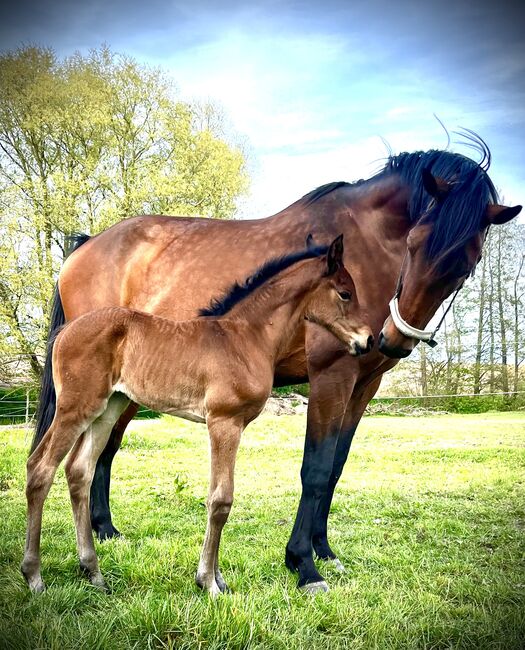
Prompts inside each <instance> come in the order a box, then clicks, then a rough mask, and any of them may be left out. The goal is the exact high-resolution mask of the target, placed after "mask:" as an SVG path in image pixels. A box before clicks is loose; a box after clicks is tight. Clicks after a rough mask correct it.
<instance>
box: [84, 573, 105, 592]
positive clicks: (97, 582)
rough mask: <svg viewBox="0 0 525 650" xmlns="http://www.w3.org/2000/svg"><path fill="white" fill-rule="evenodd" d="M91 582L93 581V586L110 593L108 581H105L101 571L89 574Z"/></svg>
mask: <svg viewBox="0 0 525 650" xmlns="http://www.w3.org/2000/svg"><path fill="white" fill-rule="evenodd" d="M89 582H91V584H92V585H93V587H95V588H96V589H98V590H99V591H103V592H104V593H108V592H109V589H108V586H107V584H106V581H105V580H104V578H103V577H102V574H101V573H98V574H95V575H92V576H89Z"/></svg>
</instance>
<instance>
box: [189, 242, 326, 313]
mask: <svg viewBox="0 0 525 650" xmlns="http://www.w3.org/2000/svg"><path fill="white" fill-rule="evenodd" d="M328 248H329V247H328V246H313V247H311V248H308V249H306V250H303V251H299V252H296V253H290V255H284V256H282V257H275V258H273V259H271V260H268V262H265V263H264V264H263V265H262V266H260V267H259V268H258V269H257V270H256V271H255V273H253V274H252V275H250V276H249V277H248V278H246V280H245V281H244V282H243V283H242V284H239V283H238V282H236V283H235V284H234V285H233V286H232V287H231V288H230V289H229V290H228V291H227V292H226V293H225V294H224V296H222V298H215V299H213V300H212V301H211V303H210V306H209V307H205V308H204V309H201V310H200V311H199V315H200V316H222V315H224V314H226V313H227V312H229V311H230V309H232V308H233V307H235V305H237V304H238V303H239V302H241V300H244V299H245V298H246V296H249V295H250V294H251V293H252V292H253V291H255V289H258V288H259V287H260V286H262V285H263V284H264V283H265V282H267V281H268V280H270V279H271V278H273V277H274V276H275V275H277V274H278V273H280V272H281V271H284V270H285V269H287V268H288V267H289V266H292V265H293V264H295V263H296V262H300V261H301V260H307V259H310V258H313V257H320V256H321V255H325V253H327V251H328Z"/></svg>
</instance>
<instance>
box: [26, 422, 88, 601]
mask: <svg viewBox="0 0 525 650" xmlns="http://www.w3.org/2000/svg"><path fill="white" fill-rule="evenodd" d="M84 428H85V421H84V422H83V421H82V420H80V419H79V417H78V415H77V414H76V413H75V412H73V411H72V412H70V413H68V414H66V415H64V414H63V413H60V412H59V410H58V409H57V413H56V414H55V418H54V420H53V423H52V424H51V426H50V427H49V429H48V431H47V432H46V434H45V435H44V437H43V438H42V440H41V442H40V444H39V445H38V447H37V448H36V449H35V450H34V452H33V453H32V454H31V456H30V457H29V459H28V461H27V487H26V496H27V535H26V546H25V553H24V559H23V561H22V566H21V567H20V568H21V570H22V573H23V575H24V577H25V579H26V580H27V583H28V585H29V588H30V589H31V591H34V592H39V591H43V590H44V583H43V581H42V577H41V575H40V536H41V531H42V510H43V507H44V501H45V499H46V496H47V494H48V492H49V489H50V488H51V484H52V483H53V478H54V476H55V472H56V470H57V467H58V466H59V464H60V462H61V461H62V459H63V458H64V456H65V455H66V454H67V452H68V451H69V450H70V449H71V447H72V445H73V444H74V443H75V441H76V440H77V438H78V437H79V436H80V435H81V434H82V431H83V430H84Z"/></svg>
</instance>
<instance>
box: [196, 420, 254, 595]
mask: <svg viewBox="0 0 525 650" xmlns="http://www.w3.org/2000/svg"><path fill="white" fill-rule="evenodd" d="M242 429H243V426H242V423H240V422H238V421H235V420H234V419H232V418H227V419H226V418H220V419H211V418H210V419H208V430H209V433H210V453H211V477H210V489H209V493H208V525H207V527H206V535H205V537H204V544H203V546H202V551H201V557H200V561H199V567H198V569H197V575H196V576H195V581H196V582H197V584H198V585H199V587H201V588H202V589H206V590H207V591H208V592H209V593H210V594H211V595H212V596H217V595H219V594H220V593H221V592H222V591H226V589H227V586H226V583H225V582H224V580H223V579H222V576H221V574H220V571H219V566H218V554H219V544H220V541H221V533H222V529H223V527H224V524H225V523H226V521H227V519H228V515H229V514H230V510H231V506H232V503H233V473H234V469H235V457H236V455H237V449H238V448H239V441H240V439H241V433H242ZM217 579H218V580H217Z"/></svg>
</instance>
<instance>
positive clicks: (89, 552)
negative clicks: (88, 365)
mask: <svg viewBox="0 0 525 650" xmlns="http://www.w3.org/2000/svg"><path fill="white" fill-rule="evenodd" d="M128 404H129V400H128V399H127V398H126V397H125V396H124V395H113V396H112V397H111V398H110V400H109V402H108V405H107V408H106V410H105V411H104V413H103V414H102V415H100V416H99V417H98V418H97V419H96V420H95V421H94V422H93V423H92V424H91V426H90V427H89V428H88V429H87V430H86V431H85V432H84V435H83V436H82V437H81V438H80V440H78V442H77V444H76V445H75V447H74V449H73V451H72V452H71V454H70V456H69V458H68V460H67V463H66V477H67V482H68V485H69V494H70V497H71V505H72V508H73V518H74V520H75V528H76V535H77V547H78V556H79V560H80V567H81V569H82V570H83V571H85V573H86V574H87V576H88V577H89V580H90V582H91V584H93V585H94V586H96V587H99V588H101V589H104V588H105V583H104V579H103V577H102V574H101V573H100V569H99V566H98V558H97V554H96V551H95V545H94V543H93V533H92V531H91V522H90V511H89V491H90V487H91V481H92V479H93V473H94V471H95V464H96V462H97V459H98V457H99V456H100V454H101V452H102V450H103V449H104V447H105V446H106V443H107V441H108V438H109V436H110V434H111V429H112V427H113V425H114V424H115V422H116V421H117V419H118V418H119V416H120V414H121V413H122V411H123V410H124V409H125V408H126V406H127V405H128Z"/></svg>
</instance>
